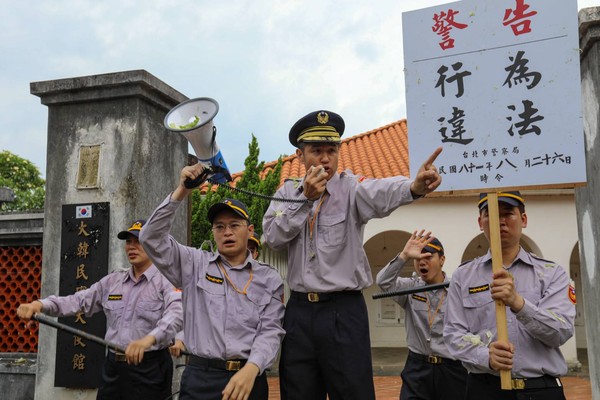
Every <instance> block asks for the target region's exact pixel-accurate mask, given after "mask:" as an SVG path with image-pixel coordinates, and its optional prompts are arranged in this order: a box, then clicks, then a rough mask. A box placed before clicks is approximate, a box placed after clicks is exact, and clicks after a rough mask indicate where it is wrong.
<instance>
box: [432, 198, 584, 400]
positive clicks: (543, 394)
mask: <svg viewBox="0 0 600 400" xmlns="http://www.w3.org/2000/svg"><path fill="white" fill-rule="evenodd" d="M478 208H479V219H478V221H479V226H480V229H481V230H482V231H483V232H484V234H485V237H486V238H487V239H488V240H489V237H490V225H489V208H488V198H487V194H486V193H482V194H481V195H480V196H479V202H478ZM498 209H499V219H500V240H501V244H502V264H503V266H504V268H502V270H501V271H498V272H494V273H492V255H491V251H488V253H487V254H485V255H484V256H482V257H478V258H476V259H474V260H471V261H468V262H466V263H465V264H463V265H461V266H460V267H459V268H458V269H457V270H456V271H455V272H454V274H453V275H452V285H450V288H449V290H448V305H447V308H446V320H445V326H444V337H445V339H446V344H447V345H448V348H449V350H450V352H451V353H452V355H453V356H454V357H456V358H457V359H459V360H461V361H462V362H463V365H464V366H465V367H466V369H467V370H468V371H469V375H468V378H467V392H466V397H465V399H481V398H486V399H507V398H511V399H512V398H517V397H516V396H522V397H523V398H528V399H532V400H536V399H539V400H542V399H543V400H547V399H552V400H555V399H561V400H562V399H564V398H565V396H564V392H563V388H562V384H561V382H560V376H562V375H565V374H566V373H567V363H566V362H565V359H564V357H563V355H562V353H561V351H560V348H559V347H560V346H561V345H562V344H563V343H565V342H566V341H567V340H568V339H569V338H570V337H571V336H572V335H573V325H574V319H575V304H574V302H575V298H574V288H573V287H572V286H570V279H569V276H568V275H567V273H566V271H565V269H564V268H563V267H562V266H560V265H558V264H556V263H555V262H552V261H549V260H546V259H543V258H541V257H538V256H536V255H534V254H532V253H528V252H527V251H525V250H524V249H523V248H522V247H521V245H520V240H521V237H522V229H523V228H526V227H527V224H528V219H527V214H526V213H525V200H524V199H523V196H522V195H521V193H520V192H518V191H510V192H509V191H507V192H500V193H498ZM496 301H502V302H504V304H506V306H507V307H509V310H507V313H506V314H507V315H506V316H507V320H508V324H507V326H508V336H509V341H508V342H504V341H500V340H498V339H497V330H496V317H495V315H496V313H495V302H496ZM501 370H510V371H511V375H512V380H511V384H512V388H513V390H515V391H517V392H513V393H511V392H507V391H503V390H501V388H500V378H499V371H501ZM519 398H521V397H519Z"/></svg>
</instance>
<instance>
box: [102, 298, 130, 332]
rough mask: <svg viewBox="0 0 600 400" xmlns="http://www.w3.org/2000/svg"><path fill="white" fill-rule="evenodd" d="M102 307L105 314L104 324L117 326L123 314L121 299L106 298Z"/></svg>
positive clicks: (123, 306)
mask: <svg viewBox="0 0 600 400" xmlns="http://www.w3.org/2000/svg"><path fill="white" fill-rule="evenodd" d="M103 307H104V314H106V325H107V326H110V327H113V328H114V327H117V326H118V325H119V323H120V322H121V317H122V316H123V310H124V308H125V304H124V303H123V301H122V300H118V301H114V300H110V301H109V300H107V301H106V302H105V303H104V305H103Z"/></svg>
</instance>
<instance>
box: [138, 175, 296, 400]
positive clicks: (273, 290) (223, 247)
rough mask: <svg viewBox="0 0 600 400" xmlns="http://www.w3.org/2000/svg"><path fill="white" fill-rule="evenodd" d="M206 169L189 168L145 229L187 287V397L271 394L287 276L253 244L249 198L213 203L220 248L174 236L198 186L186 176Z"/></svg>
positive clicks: (160, 263)
mask: <svg viewBox="0 0 600 400" xmlns="http://www.w3.org/2000/svg"><path fill="white" fill-rule="evenodd" d="M202 172H203V171H202V166H201V165H200V164H196V165H194V166H188V167H185V168H183V170H182V171H181V174H180V179H179V185H178V186H177V188H176V189H175V191H173V193H171V194H170V195H169V196H167V198H166V199H165V200H164V201H163V202H162V203H161V204H160V205H159V206H158V207H157V208H156V210H155V211H154V213H153V214H152V216H151V217H150V218H149V219H148V222H147V223H146V225H145V226H144V230H143V231H142V234H141V236H140V241H141V242H142V245H143V246H144V248H145V249H146V251H147V252H148V255H149V256H150V258H151V259H152V260H153V261H154V263H155V264H156V266H157V267H158V268H159V269H160V271H161V272H162V273H163V274H164V275H165V276H166V277H167V278H168V279H169V280H170V281H171V282H172V283H173V284H174V285H175V286H176V287H179V288H182V290H183V307H184V313H185V315H186V321H185V324H184V325H185V326H184V335H183V341H184V342H185V346H186V348H187V351H188V352H189V353H190V354H191V355H190V356H189V363H188V365H187V367H186V369H185V371H184V372H183V375H182V378H181V391H180V396H179V398H180V400H187V399H202V400H206V399H219V400H221V399H224V400H228V399H251V400H267V398H268V386H267V378H266V374H265V370H266V369H267V368H268V367H269V366H270V365H271V364H272V363H273V361H274V360H275V358H276V356H277V351H278V349H279V345H280V341H281V338H282V337H283V334H284V331H283V328H282V326H281V321H282V319H283V312H284V305H283V302H282V298H283V281H282V279H281V276H280V275H279V273H278V272H277V270H275V269H274V268H273V267H271V266H270V265H268V264H264V263H261V262H259V261H256V260H254V258H253V257H252V256H251V254H250V252H249V251H248V240H249V239H250V238H251V237H252V234H253V232H254V226H253V225H252V224H251V223H250V215H249V214H248V209H247V207H246V205H245V204H244V203H242V202H241V201H238V200H235V199H224V200H223V201H221V202H218V203H215V204H213V205H212V206H211V207H210V209H209V210H208V220H209V222H210V223H211V224H212V231H213V235H214V240H215V242H216V245H217V251H216V252H212V251H204V250H201V249H196V248H193V247H189V246H185V245H183V244H180V243H178V242H177V241H175V240H174V239H173V238H172V237H171V236H170V235H169V232H170V230H171V227H172V224H173V219H174V217H175V212H176V210H177V209H178V207H179V206H180V205H181V203H182V201H183V200H184V199H185V198H186V197H187V196H188V195H189V194H190V192H191V189H188V188H186V186H185V183H184V182H185V181H186V179H188V178H189V179H191V180H194V179H195V178H196V177H197V176H200V175H201V174H202Z"/></svg>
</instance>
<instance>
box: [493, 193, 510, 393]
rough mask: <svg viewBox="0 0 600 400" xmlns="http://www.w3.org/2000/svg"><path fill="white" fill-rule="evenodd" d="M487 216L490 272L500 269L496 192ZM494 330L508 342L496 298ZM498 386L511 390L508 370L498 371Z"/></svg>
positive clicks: (502, 310)
mask: <svg viewBox="0 0 600 400" xmlns="http://www.w3.org/2000/svg"><path fill="white" fill-rule="evenodd" d="M487 195H488V218H489V222H490V249H491V252H492V272H496V271H501V270H502V268H503V263H502V243H501V242H500V218H499V215H500V213H499V209H498V193H488V194H487ZM496 330H497V332H498V340H501V341H503V342H508V326H507V322H506V304H504V302H503V301H502V300H496ZM500 388H501V389H502V390H512V383H511V374H510V370H501V371H500Z"/></svg>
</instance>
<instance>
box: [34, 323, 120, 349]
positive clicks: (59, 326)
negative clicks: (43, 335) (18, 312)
mask: <svg viewBox="0 0 600 400" xmlns="http://www.w3.org/2000/svg"><path fill="white" fill-rule="evenodd" d="M31 319H33V320H36V321H38V322H40V323H42V324H44V325H50V326H51V327H53V328H56V329H60V330H63V331H66V332H69V333H72V334H73V335H77V336H81V337H82V338H84V339H88V340H91V341H92V342H96V343H98V344H101V345H103V346H106V347H108V348H109V349H113V350H114V351H118V352H119V353H123V354H125V349H124V348H122V347H120V346H119V345H116V344H114V343H111V342H109V341H107V340H104V339H102V338H100V337H98V336H96V335H92V334H91V333H87V332H84V331H82V330H80V329H76V328H73V327H71V326H69V325H65V324H62V323H60V322H58V321H55V320H53V319H51V318H50V317H48V316H47V315H45V314H41V313H35V314H33V317H31Z"/></svg>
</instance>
